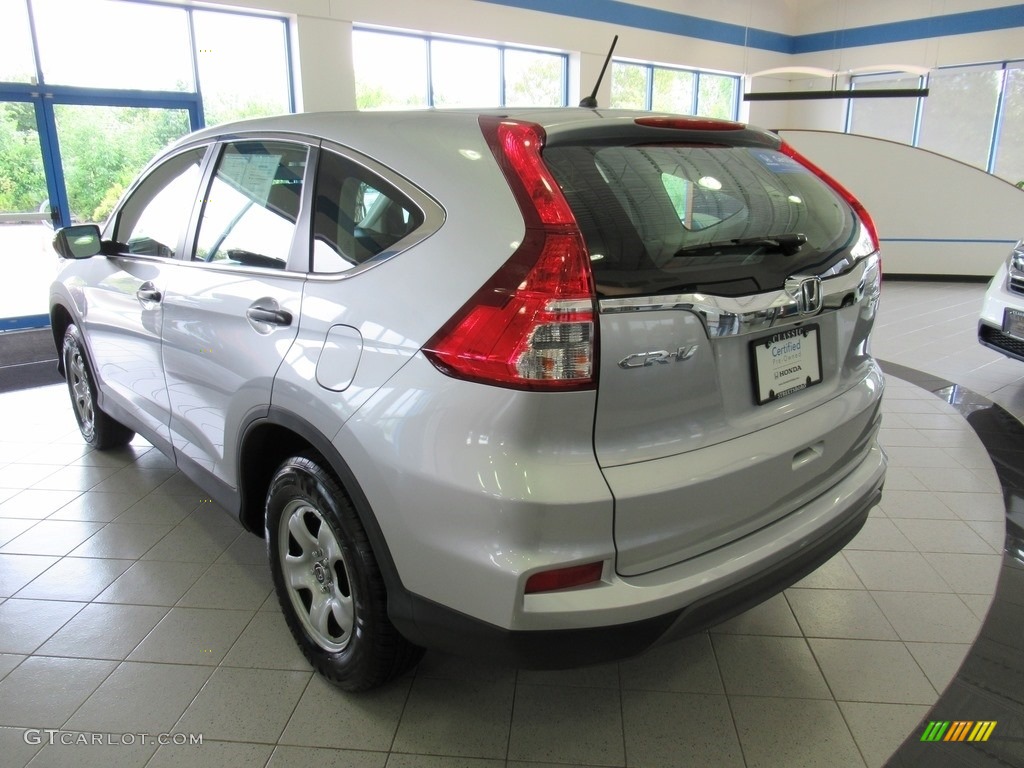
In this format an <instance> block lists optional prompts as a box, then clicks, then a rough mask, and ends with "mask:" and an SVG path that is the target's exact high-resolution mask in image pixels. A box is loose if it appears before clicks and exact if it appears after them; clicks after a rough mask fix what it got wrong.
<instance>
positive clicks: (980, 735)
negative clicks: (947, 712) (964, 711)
mask: <svg viewBox="0 0 1024 768" xmlns="http://www.w3.org/2000/svg"><path fill="white" fill-rule="evenodd" d="M995 729H996V721H995V720H978V721H974V720H954V721H952V722H950V721H949V720H930V721H929V722H928V726H927V727H926V728H925V729H924V733H922V734H921V741H988V737H989V736H991V735H992V731H994V730H995Z"/></svg>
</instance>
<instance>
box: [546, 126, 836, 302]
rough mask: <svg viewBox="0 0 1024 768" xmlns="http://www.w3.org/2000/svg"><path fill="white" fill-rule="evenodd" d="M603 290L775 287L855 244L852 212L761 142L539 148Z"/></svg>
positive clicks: (730, 291) (723, 291)
mask: <svg viewBox="0 0 1024 768" xmlns="http://www.w3.org/2000/svg"><path fill="white" fill-rule="evenodd" d="M544 160H545V161H546V163H547V165H548V166H549V168H550V169H551V172H552V174H553V175H554V177H555V179H556V180H557V181H558V184H559V186H560V187H561V188H562V191H563V192H564V194H565V197H566V199H567V200H568V202H569V205H570V206H571V207H572V209H573V212H574V213H575V215H576V220H577V221H578V222H579V225H580V228H581V229H582V231H583V236H584V238H585V239H586V241H587V247H588V249H589V251H590V259H591V264H592V266H593V270H594V277H595V279H596V282H597V284H598V292H599V293H601V294H602V295H606V296H632V295H647V294H657V293H684V292H701V293H714V294H718V295H724V296H737V295H743V294H750V293H758V292H762V291H768V290H777V289H779V288H781V287H782V285H783V283H784V282H785V280H786V278H787V277H788V276H790V275H794V274H799V273H807V272H809V271H810V272H811V273H813V272H820V271H823V270H824V269H825V268H827V267H828V266H829V265H830V264H831V263H833V262H836V261H839V260H840V259H841V258H843V256H845V254H846V250H847V249H848V248H850V247H851V246H852V245H853V238H854V235H855V232H856V229H855V226H854V218H853V211H852V210H851V209H850V207H849V206H848V205H847V204H846V203H845V202H844V201H843V200H842V199H841V198H839V197H838V196H837V195H836V194H835V193H834V192H833V191H832V190H831V189H830V188H829V187H828V186H827V185H826V184H825V183H823V182H822V181H821V180H820V179H819V178H818V177H817V176H815V175H814V174H813V173H811V172H810V171H808V170H807V169H806V168H805V167H804V166H802V165H800V164H799V163H797V162H796V161H794V160H793V159H791V158H790V157H788V156H787V155H784V154H782V153H781V152H777V151H775V150H772V149H765V148H763V147H725V146H681V145H666V144H656V145H633V146H600V145H591V146H584V145H555V146H551V147H548V148H547V149H546V150H545V152H544Z"/></svg>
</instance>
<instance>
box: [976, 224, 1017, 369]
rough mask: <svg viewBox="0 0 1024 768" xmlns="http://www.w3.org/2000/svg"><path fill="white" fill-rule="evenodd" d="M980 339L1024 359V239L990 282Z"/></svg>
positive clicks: (988, 345)
mask: <svg viewBox="0 0 1024 768" xmlns="http://www.w3.org/2000/svg"><path fill="white" fill-rule="evenodd" d="M978 341H980V342H981V343H982V344H984V345H985V346H986V347H991V348H992V349H994V350H995V351H996V352H1002V353H1003V354H1004V355H1006V356H1007V357H1012V358H1013V359H1014V360H1021V361H1024V240H1019V241H1018V242H1017V244H1016V245H1015V246H1014V247H1013V250H1012V251H1010V255H1009V256H1008V257H1007V259H1006V262H1005V263H1004V264H1003V265H1002V266H1000V267H999V270H998V271H997V272H996V274H995V276H994V277H993V278H992V281H991V282H990V283H989V284H988V290H986V291H985V303H984V304H983V305H982V308H981V320H980V321H979V322H978Z"/></svg>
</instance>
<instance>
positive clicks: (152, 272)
mask: <svg viewBox="0 0 1024 768" xmlns="http://www.w3.org/2000/svg"><path fill="white" fill-rule="evenodd" d="M205 154H206V147H205V146H199V147H192V148H189V149H185V150H183V151H181V152H178V153H176V154H174V155H172V156H171V157H169V158H167V159H166V160H163V161H162V162H160V163H159V164H158V165H156V166H154V167H153V168H152V169H151V170H150V171H149V172H148V173H147V174H146V175H145V176H144V177H143V178H142V180H141V181H140V182H139V183H138V184H137V185H136V186H135V187H134V189H132V190H131V192H130V193H129V195H128V196H127V198H126V199H125V201H124V202H123V203H122V204H121V206H120V207H119V208H118V210H117V213H116V214H115V216H114V217H113V218H112V219H111V220H110V222H109V223H108V225H107V229H106V232H105V239H107V240H111V241H113V244H112V246H111V249H112V250H113V251H115V252H116V253H115V255H111V256H108V257H107V258H100V257H97V258H94V259H90V260H89V261H88V262H87V263H84V264H86V267H85V268H86V270H87V273H86V274H83V275H82V280H81V281H80V282H79V284H78V285H73V286H70V287H71V290H72V293H73V294H77V295H75V301H76V306H77V308H78V310H79V313H80V318H79V321H80V322H81V324H82V326H83V331H84V335H85V338H86V343H87V345H88V347H89V350H90V352H91V354H92V359H93V362H94V367H95V372H96V375H97V377H98V378H99V380H100V391H101V396H102V399H103V407H104V408H105V409H106V410H107V411H108V412H110V413H111V414H112V415H114V416H115V417H116V418H118V419H119V420H121V421H124V422H125V423H128V424H130V425H131V426H132V427H133V428H135V429H136V430H137V431H139V432H140V433H141V434H143V435H144V436H145V437H146V438H148V439H149V440H151V441H152V442H154V444H157V445H158V446H160V447H165V448H166V447H167V446H169V444H170V432H169V429H168V421H169V410H170V409H169V401H168V397H167V388H166V383H165V380H164V375H163V370H162V365H161V354H160V343H161V342H160V334H161V330H162V327H163V305H162V304H161V298H162V295H163V292H164V291H165V290H166V286H167V283H168V282H169V279H170V274H171V273H172V272H174V271H175V270H176V269H178V267H177V265H178V264H179V263H180V262H179V261H178V260H177V256H178V255H179V254H180V253H181V250H182V248H183V247H184V243H185V240H186V237H185V235H186V229H187V224H188V220H189V216H190V215H191V213H192V210H193V207H194V206H195V203H196V201H197V200H198V197H199V188H200V182H201V180H202V167H203V161H204V157H205Z"/></svg>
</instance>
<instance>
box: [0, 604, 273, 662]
mask: <svg viewBox="0 0 1024 768" xmlns="http://www.w3.org/2000/svg"><path fill="white" fill-rule="evenodd" d="M2 608H3V606H0V609H2ZM253 614H254V612H253V611H227V610H211V609H208V608H172V609H171V610H170V611H169V612H168V613H167V615H166V616H164V617H163V618H162V619H161V620H160V623H159V624H157V625H156V627H154V628H153V631H152V632H150V633H149V635H147V637H146V639H145V640H143V641H142V642H141V643H140V644H139V646H138V647H137V648H136V649H135V650H134V651H132V653H131V655H130V656H129V657H128V658H129V659H130V660H131V661H159V662H165V663H169V664H208V665H211V666H214V665H217V664H219V663H220V661H221V659H223V658H224V656H225V654H227V652H228V650H229V649H230V648H231V646H232V645H233V644H234V642H235V640H237V639H238V636H239V635H240V634H242V630H243V629H245V626H246V625H247V624H248V623H249V621H250V620H251V619H252V617H253Z"/></svg>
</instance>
